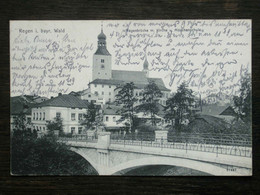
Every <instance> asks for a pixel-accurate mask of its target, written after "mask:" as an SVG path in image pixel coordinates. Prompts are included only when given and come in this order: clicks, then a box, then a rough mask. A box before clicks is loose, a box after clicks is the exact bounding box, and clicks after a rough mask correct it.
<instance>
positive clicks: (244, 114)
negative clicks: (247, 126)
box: [233, 74, 252, 123]
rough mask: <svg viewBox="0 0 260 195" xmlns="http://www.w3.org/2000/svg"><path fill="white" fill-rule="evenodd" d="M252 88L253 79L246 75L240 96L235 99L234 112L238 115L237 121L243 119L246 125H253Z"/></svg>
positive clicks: (242, 80) (242, 81)
mask: <svg viewBox="0 0 260 195" xmlns="http://www.w3.org/2000/svg"><path fill="white" fill-rule="evenodd" d="M251 96H252V88H251V77H250V75H249V74H246V75H245V76H243V77H242V79H241V87H240V94H239V96H234V97H233V102H234V111H235V113H236V114H237V119H239V118H240V119H241V120H242V121H243V122H245V123H251V115H252V114H251V111H252V101H251Z"/></svg>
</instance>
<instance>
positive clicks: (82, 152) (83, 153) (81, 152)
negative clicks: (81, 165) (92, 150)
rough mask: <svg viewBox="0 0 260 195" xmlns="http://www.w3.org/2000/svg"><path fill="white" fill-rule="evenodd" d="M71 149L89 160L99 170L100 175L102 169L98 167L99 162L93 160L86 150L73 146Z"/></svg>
mask: <svg viewBox="0 0 260 195" xmlns="http://www.w3.org/2000/svg"><path fill="white" fill-rule="evenodd" d="M70 150H71V151H73V152H75V153H77V154H78V155H80V156H82V157H83V158H84V159H85V160H86V161H88V162H89V164H90V165H91V166H92V167H93V168H94V169H95V170H96V171H97V173H98V174H99V175H100V170H99V168H98V164H97V163H96V162H94V161H93V160H92V158H91V157H90V155H89V154H87V153H86V152H85V150H80V149H78V148H74V147H71V148H70Z"/></svg>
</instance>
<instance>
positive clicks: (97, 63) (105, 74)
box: [92, 25, 112, 80]
mask: <svg viewBox="0 0 260 195" xmlns="http://www.w3.org/2000/svg"><path fill="white" fill-rule="evenodd" d="M111 74H112V70H111V54H110V53H109V52H108V50H107V47H106V35H105V34H104V33H103V25H102V27H101V33H100V34H99V35H98V48H97V51H96V53H95V54H94V56H93V67H92V80H95V79H111V77H112V76H111Z"/></svg>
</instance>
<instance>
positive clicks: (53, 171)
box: [11, 130, 97, 175]
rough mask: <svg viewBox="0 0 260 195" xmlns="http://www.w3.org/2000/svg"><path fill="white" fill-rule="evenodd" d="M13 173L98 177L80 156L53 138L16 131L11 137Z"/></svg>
mask: <svg viewBox="0 0 260 195" xmlns="http://www.w3.org/2000/svg"><path fill="white" fill-rule="evenodd" d="M11 173H12V174H13V175H72V174H73V175H97V172H96V171H95V170H94V168H93V167H92V166H91V165H90V164H89V163H88V162H87V161H86V160H85V159H83V158H82V157H81V156H79V155H78V154H76V153H74V152H72V151H70V150H69V148H68V146H66V145H65V144H63V143H59V142H57V140H56V138H55V137H54V136H43V137H41V138H37V135H36V134H34V133H31V132H30V131H21V130H15V131H14V132H13V134H12V145H11Z"/></svg>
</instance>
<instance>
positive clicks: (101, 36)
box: [98, 30, 107, 39]
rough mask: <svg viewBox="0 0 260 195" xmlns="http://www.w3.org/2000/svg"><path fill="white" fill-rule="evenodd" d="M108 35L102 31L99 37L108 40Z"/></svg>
mask: <svg viewBox="0 0 260 195" xmlns="http://www.w3.org/2000/svg"><path fill="white" fill-rule="evenodd" d="M106 38H107V37H106V35H105V34H104V33H103V30H102V31H101V33H100V34H99V35H98V39H106Z"/></svg>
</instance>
